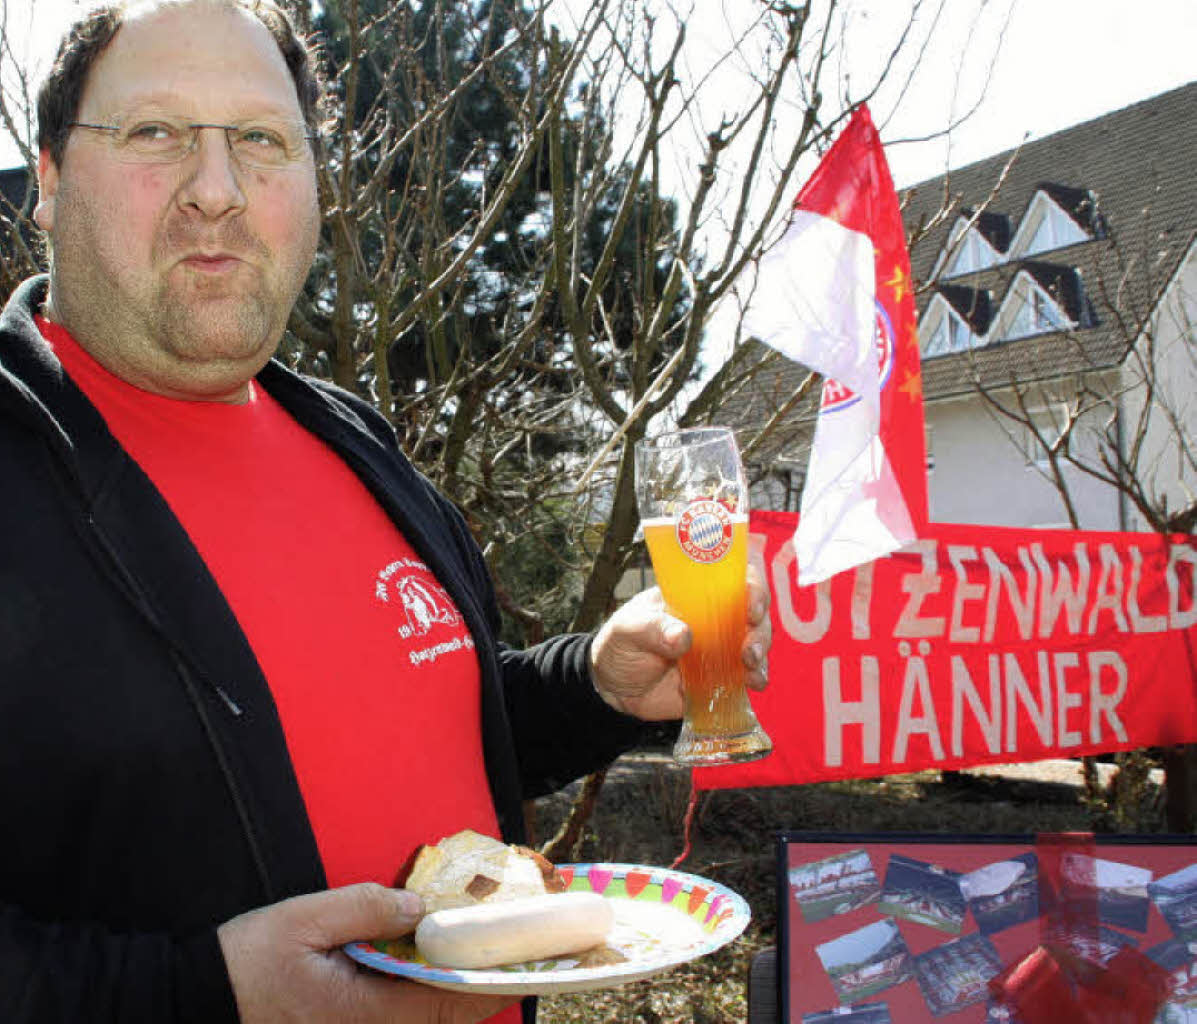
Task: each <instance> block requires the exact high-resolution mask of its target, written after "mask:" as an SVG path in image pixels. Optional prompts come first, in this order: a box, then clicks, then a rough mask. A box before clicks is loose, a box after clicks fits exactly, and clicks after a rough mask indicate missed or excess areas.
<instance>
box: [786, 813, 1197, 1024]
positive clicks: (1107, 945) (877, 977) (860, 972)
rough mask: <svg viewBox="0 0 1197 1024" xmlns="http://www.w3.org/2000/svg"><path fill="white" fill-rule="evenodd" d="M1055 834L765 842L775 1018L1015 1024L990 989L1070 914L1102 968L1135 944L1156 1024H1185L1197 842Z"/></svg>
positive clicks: (1196, 919) (1194, 1004)
mask: <svg viewBox="0 0 1197 1024" xmlns="http://www.w3.org/2000/svg"><path fill="white" fill-rule="evenodd" d="M1063 840H1068V841H1069V843H1066V844H1065V845H1064V846H1061V845H1059V843H1060V842H1061V841H1063ZM1063 840H1061V839H1056V838H1054V837H1050V836H1039V837H1036V836H1033V835H992V836H990V835H939V834H922V833H920V834H901V833H834V832H805V831H785V832H780V833H778V835H777V858H776V860H777V898H778V902H777V907H778V955H777V984H778V992H777V997H778V1007H779V1010H780V1014H781V1016H780V1019H781V1021H783V1022H784V1024H923V1022H926V1024H933V1022H939V1021H944V1022H948V1024H1006V1022H1012V1021H1014V1020H1015V1018H1014V1016H1013V1015H1012V1013H1011V1011H1010V1008H1009V1007H1008V1006H1005V1005H1003V1004H1001V1003H1000V1002H996V1001H994V1000H993V999H992V998H991V995H990V991H989V981H990V979H992V978H993V977H995V976H997V975H998V974H999V973H1000V972H1001V971H1002V970H1003V969H1005V968H1006V967H1010V966H1013V965H1014V964H1015V963H1017V962H1019V961H1020V960H1021V959H1022V958H1023V957H1024V956H1026V955H1027V954H1029V953H1030V952H1031V951H1032V950H1034V949H1035V948H1036V947H1037V946H1039V945H1040V944H1041V941H1042V940H1043V939H1044V937H1045V928H1047V927H1048V923H1049V921H1050V922H1054V925H1053V926H1054V927H1058V923H1059V921H1060V920H1062V919H1064V920H1068V919H1069V918H1067V916H1064V917H1062V915H1067V914H1068V913H1072V914H1073V917H1072V918H1071V920H1073V921H1082V922H1085V923H1084V924H1083V925H1080V926H1078V925H1075V924H1074V925H1073V927H1072V928H1071V929H1070V930H1069V935H1068V942H1069V943H1070V945H1071V948H1072V949H1073V951H1074V952H1075V953H1076V954H1077V955H1078V956H1081V957H1083V958H1085V959H1087V960H1089V961H1090V962H1096V963H1106V962H1108V960H1109V959H1110V958H1111V957H1113V955H1114V954H1116V953H1117V951H1118V950H1119V949H1120V948H1122V947H1123V946H1132V947H1134V948H1135V949H1136V950H1138V951H1139V952H1140V953H1143V954H1145V955H1146V956H1148V957H1149V958H1151V959H1152V960H1153V961H1154V962H1155V963H1157V964H1159V965H1160V966H1161V967H1162V968H1164V970H1165V971H1167V972H1168V974H1169V985H1170V996H1169V1000H1168V1002H1167V1003H1166V1004H1165V1005H1164V1006H1163V1007H1162V1009H1161V1011H1160V1013H1159V1015H1158V1016H1157V1018H1156V1024H1190V1022H1197V840H1195V838H1194V837H1192V836H1175V835H1163V836H1156V835H1151V836H1141V835H1140V836H1115V835H1109V836H1105V835H1098V836H1092V837H1089V836H1068V837H1063ZM1053 842H1054V843H1057V845H1055V846H1049V845H1046V844H1050V843H1053ZM1041 862H1042V864H1041ZM1061 879H1064V880H1065V881H1064V882H1063V883H1062V882H1061ZM1062 887H1063V888H1064V890H1065V891H1063V892H1061V891H1058V890H1060V889H1061V888H1062ZM1077 901H1079V903H1080V905H1081V906H1082V911H1081V913H1080V915H1079V916H1078V915H1077V907H1076V906H1074V905H1073V904H1074V903H1076V902H1077ZM1057 938H1058V935H1057Z"/></svg>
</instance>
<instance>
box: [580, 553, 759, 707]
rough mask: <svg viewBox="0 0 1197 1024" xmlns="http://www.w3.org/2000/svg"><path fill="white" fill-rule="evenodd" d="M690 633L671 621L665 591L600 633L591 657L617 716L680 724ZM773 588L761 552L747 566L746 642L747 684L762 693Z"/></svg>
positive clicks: (643, 598)
mask: <svg viewBox="0 0 1197 1024" xmlns="http://www.w3.org/2000/svg"><path fill="white" fill-rule="evenodd" d="M690 641H691V637H690V628H689V627H688V626H687V625H686V624H685V623H684V622H682V621H681V620H680V619H678V618H675V617H674V616H673V615H670V614H669V612H668V611H667V610H666V608H665V601H664V599H663V598H662V597H661V591H660V590H659V589H657V588H656V587H652V588H651V589H649V590H644V591H641V592H640V593H639V594H637V595H636V596H635V597H633V598H632V599H631V600H630V601H628V602H627V603H626V604H624V605H622V606H621V607H620V608H619V609H618V610H617V611H616V612H615V614H614V615H612V616H611V618H609V619H608V620H607V621H606V622H605V623H604V624H603V627H602V629H600V630H599V631H598V635H597V636H596V637H595V639H594V645H593V647H592V648H591V651H590V669H591V674H592V676H593V677H594V685H595V688H596V689H597V690H598V692H599V693H600V694H601V695H602V698H603V700H605V701H606V702H607V703H608V704H610V705H611V706H612V707H613V708H615V709H616V710H618V711H623V712H625V713H626V714H629V715H635V716H636V717H637V718H643V719H645V720H646V721H650V722H656V721H662V720H665V719H670V718H681V717H682V710H683V701H682V677H681V674H680V673H679V671H678V667H677V659H678V658H680V657H681V656H682V655H683V654H685V653H686V651H688V650H689V649H690ZM772 641H773V632H772V626H771V624H770V622H769V587H768V585H767V584H766V583H765V568H764V564H763V560H762V559H761V557H760V548H759V546H754V549H751V550H750V556H749V560H748V633H747V634H746V636H745V638H744V651H743V660H744V667H745V668H746V670H747V673H746V676H745V679H746V681H747V683H748V686H749V687H750V688H751V689H753V690H763V689H764V688H765V686H766V684H767V682H768V677H769V661H768V655H769V646H770V644H771V643H772Z"/></svg>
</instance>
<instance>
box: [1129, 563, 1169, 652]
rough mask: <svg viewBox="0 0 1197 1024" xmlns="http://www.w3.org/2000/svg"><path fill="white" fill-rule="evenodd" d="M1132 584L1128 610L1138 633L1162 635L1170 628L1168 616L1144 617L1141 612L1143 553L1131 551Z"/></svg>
mask: <svg viewBox="0 0 1197 1024" xmlns="http://www.w3.org/2000/svg"><path fill="white" fill-rule="evenodd" d="M1130 556H1131V584H1130V591H1129V592H1128V594H1127V600H1126V610H1127V611H1128V612H1129V613H1130V619H1131V622H1132V623H1134V630H1135V632H1136V633H1162V632H1164V630H1166V629H1167V628H1168V616H1167V615H1144V614H1143V613H1142V612H1141V611H1140V610H1139V583H1140V582H1141V581H1142V579H1143V552H1142V551H1140V550H1139V549H1138V548H1131V549H1130Z"/></svg>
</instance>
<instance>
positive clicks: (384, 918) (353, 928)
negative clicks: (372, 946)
mask: <svg viewBox="0 0 1197 1024" xmlns="http://www.w3.org/2000/svg"><path fill="white" fill-rule="evenodd" d="M290 902H291V903H292V904H294V906H293V909H294V910H295V912H296V913H297V914H299V915H301V919H302V920H303V922H304V924H305V925H306V926H307V927H306V928H305V931H306V930H308V929H310V932H309V936H310V940H314V941H312V942H311V944H312V945H313V946H315V947H317V948H321V949H334V948H336V947H337V946H341V945H344V944H345V943H346V942H356V941H358V940H367V941H368V940H370V939H393V938H397V937H398V936H400V935H406V934H407V933H408V932H410V931H412V929H414V928H415V926H416V924H417V923H418V922H419V920H420V918H421V917H423V916H424V903H423V901H422V900H421V899H420V897H419V896H417V895H416V894H415V893H414V892H409V891H408V890H406V889H388V888H387V887H386V886H383V885H378V884H377V883H376V882H362V883H360V884H358V885H346V886H344V887H342V888H339V889H329V890H328V891H327V892H314V893H309V894H307V895H305V896H297V897H295V899H293V900H291V901H290Z"/></svg>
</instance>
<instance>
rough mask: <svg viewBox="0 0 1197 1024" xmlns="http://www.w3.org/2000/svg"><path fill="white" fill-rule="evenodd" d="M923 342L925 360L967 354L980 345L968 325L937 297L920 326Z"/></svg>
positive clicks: (941, 298) (920, 335)
mask: <svg viewBox="0 0 1197 1024" xmlns="http://www.w3.org/2000/svg"><path fill="white" fill-rule="evenodd" d="M919 337H920V338H923V339H925V340H924V342H923V358H924V359H930V358H931V357H932V356H943V355H948V354H949V353H952V352H967V351H968V350H969V349H970V348H973V347H975V346H976V345H977V344H978V341H977V338H976V335H974V334H973V332H972V330H971V329H970V327H969V325H968V323H967V322H966V321H965V320H964V318H963V317H961V316H960V314H959V313H957V312H956V311H955V310H954V309H952V307H951V306H950V305H949V304H948V303H947V302H946V301H945V300H944V299H943V297H942V296H938V295H937V296H936V297H935V298H934V299H932V301H931V305H930V306H928V308H927V312H926V313H925V314H924V316H923V319H922V322H921V323H920V324H919Z"/></svg>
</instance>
